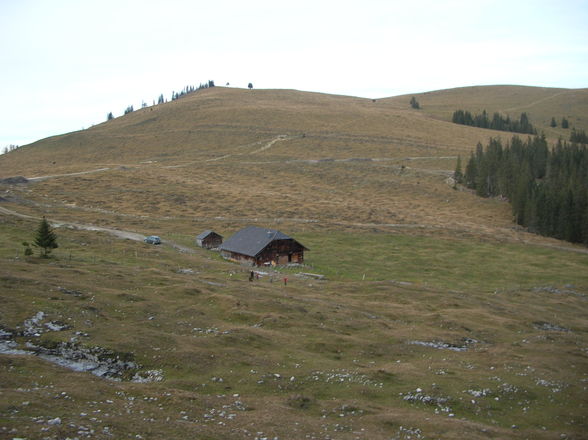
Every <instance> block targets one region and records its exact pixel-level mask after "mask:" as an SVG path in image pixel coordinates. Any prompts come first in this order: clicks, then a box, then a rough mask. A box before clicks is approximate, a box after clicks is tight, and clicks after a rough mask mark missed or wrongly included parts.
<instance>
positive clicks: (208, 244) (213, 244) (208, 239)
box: [196, 229, 223, 249]
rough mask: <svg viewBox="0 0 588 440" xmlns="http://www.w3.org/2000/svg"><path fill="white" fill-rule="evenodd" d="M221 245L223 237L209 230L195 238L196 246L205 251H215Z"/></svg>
mask: <svg viewBox="0 0 588 440" xmlns="http://www.w3.org/2000/svg"><path fill="white" fill-rule="evenodd" d="M222 243H223V236H222V235H220V234H217V233H216V232H214V231H211V230H210V229H207V230H206V231H204V232H203V233H201V234H199V235H197V236H196V244H197V245H198V246H200V247H203V248H205V249H216V248H218V247H219V246H220V245H221V244H222Z"/></svg>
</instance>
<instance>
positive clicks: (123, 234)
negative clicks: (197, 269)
mask: <svg viewBox="0 0 588 440" xmlns="http://www.w3.org/2000/svg"><path fill="white" fill-rule="evenodd" d="M0 214H4V215H11V216H15V217H20V218H25V219H31V220H40V218H39V217H33V216H30V215H26V214H21V213H19V212H16V211H12V210H10V209H6V208H3V207H0ZM48 221H49V223H50V224H51V226H53V227H54V228H69V229H80V230H84V231H96V232H106V233H107V234H111V235H114V236H115V237H117V238H120V239H123V240H133V241H143V240H144V239H145V235H143V234H139V233H138V232H132V231H125V230H122V229H113V228H104V227H102V226H94V225H86V224H82V223H72V222H62V221H59V220H48ZM161 242H162V244H164V245H168V246H170V247H172V248H174V249H176V250H178V251H179V252H184V253H193V252H194V250H193V249H191V248H189V247H187V246H182V245H180V244H178V243H174V242H173V241H169V240H162V241H161Z"/></svg>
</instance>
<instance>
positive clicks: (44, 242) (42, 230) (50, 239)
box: [34, 217, 59, 258]
mask: <svg viewBox="0 0 588 440" xmlns="http://www.w3.org/2000/svg"><path fill="white" fill-rule="evenodd" d="M34 245H35V246H37V247H39V248H41V249H42V251H41V257H43V258H47V257H48V256H49V254H50V253H51V251H52V250H53V249H55V248H57V247H59V246H58V245H57V237H56V236H55V233H54V232H53V231H52V230H51V226H50V225H49V222H48V221H47V219H46V218H45V217H43V220H41V223H40V224H39V228H38V229H37V232H36V234H35V241H34Z"/></svg>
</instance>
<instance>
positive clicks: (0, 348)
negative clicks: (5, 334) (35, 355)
mask: <svg viewBox="0 0 588 440" xmlns="http://www.w3.org/2000/svg"><path fill="white" fill-rule="evenodd" d="M17 347H18V344H17V343H16V342H14V341H0V353H1V354H28V353H29V352H28V351H25V350H19V349H18V348H17Z"/></svg>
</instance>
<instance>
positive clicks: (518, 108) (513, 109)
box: [502, 90, 574, 113]
mask: <svg viewBox="0 0 588 440" xmlns="http://www.w3.org/2000/svg"><path fill="white" fill-rule="evenodd" d="M567 93H574V92H573V90H566V91H564V92H559V93H556V94H554V95H551V96H546V97H545V98H541V99H538V100H537V101H535V102H531V103H529V104H525V105H520V106H517V107H511V108H505V109H503V110H502V112H505V113H506V112H511V111H515V110H520V109H526V108H530V107H533V106H535V105H537V104H541V103H542V102H545V101H549V100H550V99H553V98H555V97H556V96H560V95H565V94H567Z"/></svg>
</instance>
